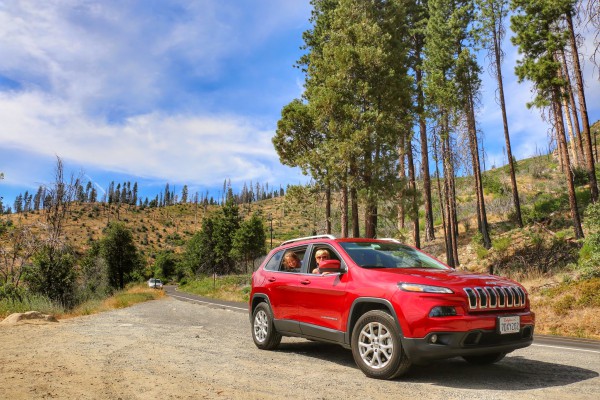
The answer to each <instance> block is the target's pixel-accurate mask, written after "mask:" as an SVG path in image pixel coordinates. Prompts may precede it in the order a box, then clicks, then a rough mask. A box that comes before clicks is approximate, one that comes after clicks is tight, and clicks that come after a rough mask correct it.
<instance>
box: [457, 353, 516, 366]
mask: <svg viewBox="0 0 600 400" xmlns="http://www.w3.org/2000/svg"><path fill="white" fill-rule="evenodd" d="M505 355H506V353H492V354H484V355H481V356H463V359H464V360H465V361H466V362H468V363H469V364H474V365H488V364H494V363H497V362H498V361H500V360H502V359H503V358H504V356H505Z"/></svg>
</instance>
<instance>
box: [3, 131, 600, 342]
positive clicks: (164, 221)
mask: <svg viewBox="0 0 600 400" xmlns="http://www.w3.org/2000/svg"><path fill="white" fill-rule="evenodd" d="M599 128H600V123H596V124H595V125H594V129H595V130H596V132H597V131H598V130H599ZM576 172H577V171H576ZM598 175H599V176H600V173H599V174H598ZM517 180H518V187H519V194H520V197H521V204H522V214H523V218H524V222H525V223H526V226H525V227H524V228H522V229H519V228H518V227H517V226H516V224H515V223H514V222H513V219H512V212H513V207H512V200H511V194H510V177H509V173H508V167H507V166H501V167H498V168H493V169H491V170H489V171H486V172H485V173H484V177H483V181H484V187H485V189H486V207H487V212H488V218H489V222H490V228H491V237H492V241H493V246H492V248H491V249H489V250H487V249H484V248H483V247H482V246H481V244H480V243H479V240H478V233H477V223H476V220H475V198H474V195H473V190H472V187H473V184H472V180H471V179H470V178H468V177H467V178H460V179H458V181H457V197H458V201H459V204H458V210H459V216H458V219H459V231H460V238H459V240H460V246H459V261H460V266H459V269H463V270H469V271H477V272H488V271H490V270H492V269H493V271H494V273H496V274H500V275H504V276H509V277H511V278H514V279H517V280H519V281H521V282H522V283H524V284H525V286H526V287H527V289H528V290H529V292H530V294H531V299H532V304H533V308H534V311H536V313H537V315H538V328H537V331H538V333H547V334H563V335H573V336H581V337H593V338H599V339H600V279H599V278H595V279H591V280H586V281H585V282H579V281H578V278H579V276H580V271H578V269H577V268H576V264H577V259H578V252H579V248H580V246H581V244H580V243H579V242H578V241H576V240H575V238H574V235H573V229H572V227H571V221H570V215H569V206H568V200H567V199H566V195H565V193H566V187H565V183H564V175H563V174H562V172H561V171H560V166H559V163H558V160H557V159H555V158H554V157H553V156H552V155H545V156H538V157H534V158H529V159H526V160H521V161H519V162H518V166H517ZM577 180H578V188H577V196H578V205H579V208H580V210H582V211H583V210H584V209H585V207H586V206H587V204H588V203H589V191H588V190H587V188H586V184H585V176H582V174H581V172H580V171H579V172H577ZM434 196H437V190H434ZM323 204H324V201H323V198H322V194H320V193H318V192H317V193H315V192H311V191H310V190H308V189H306V188H297V190H292V192H290V191H288V193H287V194H286V196H283V197H276V198H272V199H268V200H263V201H259V202H256V203H252V204H243V205H241V206H240V209H239V210H240V215H241V216H242V217H243V218H245V217H247V216H249V215H252V214H253V213H254V212H259V213H261V214H262V215H263V217H264V221H265V229H266V237H267V243H266V247H267V248H271V230H270V228H271V227H272V245H273V246H276V245H277V244H278V243H280V242H282V241H283V240H287V239H290V238H293V237H301V236H308V235H311V234H314V233H325V232H324V229H325V225H324V221H325V215H324V210H323V206H322V205H323ZM392 206H393V205H391V204H388V205H382V207H381V210H382V211H381V217H380V218H379V224H380V225H379V236H380V237H390V236H393V237H398V238H400V239H401V240H403V241H405V242H407V243H409V244H412V238H411V236H410V227H409V223H408V221H407V224H406V228H405V229H404V230H401V231H398V230H397V228H396V221H395V213H394V212H389V210H391V209H392ZM216 209H217V206H206V207H203V206H201V205H200V206H196V205H194V204H177V205H173V206H168V207H162V208H148V207H146V208H143V207H134V206H127V205H121V206H118V205H108V204H103V203H94V204H90V203H83V204H79V203H75V204H73V205H72V208H71V211H70V213H69V216H68V221H67V224H66V226H65V231H66V235H67V239H68V240H69V241H70V243H71V244H72V246H73V247H74V248H75V250H76V252H77V253H78V254H79V255H83V254H84V253H85V251H86V250H87V249H88V248H89V245H90V242H91V241H93V240H98V239H100V238H101V237H102V235H103V229H104V228H105V227H106V226H107V224H108V223H109V222H110V221H116V220H118V221H120V222H122V223H124V224H125V225H126V226H127V227H128V228H129V229H130V230H131V231H132V233H133V235H134V238H135V243H136V245H137V246H138V249H139V250H140V251H141V253H142V254H143V256H144V257H145V259H146V261H147V265H148V266H151V265H152V263H153V262H154V259H155V257H156V255H157V254H158V253H159V252H161V251H166V250H169V251H173V252H175V253H181V252H182V251H183V250H184V248H185V244H186V242H187V241H188V240H189V239H190V238H191V237H192V235H193V234H194V233H195V232H197V231H198V230H200V229H201V228H202V219H203V217H204V216H205V215H206V214H210V213H213V212H215V211H216ZM332 214H333V215H332V222H333V231H334V234H336V233H337V234H338V235H339V231H340V226H339V221H340V218H339V214H340V211H339V202H338V201H337V200H334V203H333V210H332ZM434 214H435V215H436V218H437V220H436V226H437V232H436V240H434V241H432V242H424V241H423V237H424V235H423V234H422V236H421V238H422V239H421V241H422V248H423V249H424V250H425V251H426V252H428V253H430V254H432V255H434V256H436V257H438V258H440V259H442V260H443V259H444V257H445V255H444V242H443V233H442V232H441V216H440V215H439V201H438V200H437V197H435V198H434ZM4 218H6V219H7V220H10V221H12V223H14V224H21V223H22V224H27V225H33V226H39V224H40V223H41V222H42V221H43V214H42V212H29V213H26V214H13V215H5V216H4ZM420 226H421V229H423V226H424V223H423V221H421V224H420ZM361 228H362V227H361ZM584 229H585V221H584Z"/></svg>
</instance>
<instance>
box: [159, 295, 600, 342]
mask: <svg viewBox="0 0 600 400" xmlns="http://www.w3.org/2000/svg"><path fill="white" fill-rule="evenodd" d="M164 290H165V292H166V293H167V294H168V295H169V296H171V297H173V298H175V299H178V300H182V301H188V302H192V303H197V304H204V305H206V306H209V307H212V308H226V309H229V310H232V311H236V312H244V313H247V312H248V303H243V302H238V301H226V300H219V299H213V298H210V297H203V296H198V295H195V294H191V293H186V292H181V291H179V290H178V288H177V286H175V285H166V286H165V287H164ZM533 345H534V346H536V345H537V346H546V347H556V348H566V349H576V350H582V351H590V352H592V353H598V354H600V340H593V339H583V338H574V337H565V336H551V335H538V334H534V335H533Z"/></svg>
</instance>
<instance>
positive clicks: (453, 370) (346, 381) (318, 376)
mask: <svg viewBox="0 0 600 400" xmlns="http://www.w3.org/2000/svg"><path fill="white" fill-rule="evenodd" d="M0 338H1V339H2V340H0V398H1V399H32V398H33V399H37V398H61V399H149V398H177V399H201V398H207V399H238V398H239V399H242V398H243V399H281V398H285V397H287V398H294V399H339V398H368V399H384V398H385V399H389V398H411V399H412V398H418V397H423V398H447V399H463V398H464V399H473V398H476V399H503V400H504V399H506V398H509V397H516V396H518V398H519V399H539V398H542V397H543V398H544V399H545V400H550V399H559V398H561V399H562V398H569V399H592V398H594V399H595V398H596V397H595V396H596V395H597V393H598V392H600V377H599V376H600V355H599V354H598V353H593V352H589V353H585V352H578V353H577V352H575V353H568V352H565V351H564V350H560V349H554V348H551V347H548V348H544V347H535V346H532V347H529V348H527V349H522V350H518V351H516V352H514V353H512V354H510V355H509V356H507V357H506V358H505V359H504V360H503V361H502V362H500V363H498V364H497V365H493V366H489V367H485V368H481V367H473V366H471V365H469V364H467V363H465V362H463V361H461V360H459V359H452V360H446V361H442V362H439V363H436V364H432V365H430V366H427V367H415V368H413V370H411V372H409V374H408V375H406V376H405V377H403V378H402V379H400V380H396V381H391V382H388V381H377V380H373V379H368V378H366V377H365V376H364V375H363V374H362V372H360V370H358V368H357V367H356V366H355V364H354V360H353V359H352V354H351V352H350V351H348V350H345V349H343V348H341V347H339V346H332V345H326V344H321V343H317V342H311V341H307V340H303V339H295V338H284V340H283V342H282V345H281V347H280V349H279V350H278V351H272V352H267V351H261V350H258V349H257V348H256V347H255V346H254V344H253V342H252V339H251V336H250V326H249V320H248V315H247V313H246V312H243V311H235V310H228V309H223V308H218V307H210V306H206V305H199V304H193V303H190V302H184V301H179V300H176V299H173V298H165V299H161V300H155V301H150V302H146V303H143V304H138V305H136V306H133V307H130V308H127V309H121V310H115V311H110V312H106V313H102V314H97V315H92V316H86V317H79V318H73V319H68V320H61V321H59V322H58V323H56V322H46V323H39V322H37V323H24V324H19V325H15V326H0Z"/></svg>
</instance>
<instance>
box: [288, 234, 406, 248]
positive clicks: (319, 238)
mask: <svg viewBox="0 0 600 400" xmlns="http://www.w3.org/2000/svg"><path fill="white" fill-rule="evenodd" d="M315 242H319V243H327V242H336V243H344V242H364V243H380V242H396V243H400V241H399V240H397V239H393V238H385V239H368V238H336V237H335V236H333V235H315V236H305V237H301V238H297V239H290V240H286V241H285V242H283V243H281V244H280V245H279V246H277V247H287V246H288V245H301V244H311V243H315Z"/></svg>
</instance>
